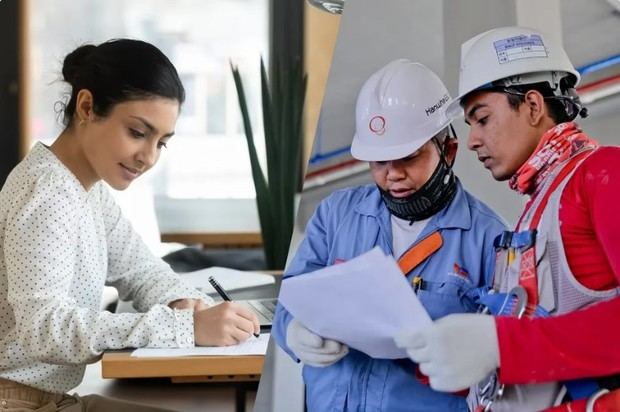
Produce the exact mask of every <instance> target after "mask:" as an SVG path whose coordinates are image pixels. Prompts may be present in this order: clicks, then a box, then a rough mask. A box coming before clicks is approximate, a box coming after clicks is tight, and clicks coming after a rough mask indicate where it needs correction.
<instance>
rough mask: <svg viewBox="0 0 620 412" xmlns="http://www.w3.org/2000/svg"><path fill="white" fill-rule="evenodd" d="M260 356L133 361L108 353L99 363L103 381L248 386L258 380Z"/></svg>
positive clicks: (119, 353) (126, 353) (128, 353)
mask: <svg viewBox="0 0 620 412" xmlns="http://www.w3.org/2000/svg"><path fill="white" fill-rule="evenodd" d="M264 358H265V357H264V356H262V355H259V356H179V357H171V358H136V357H132V356H131V351H113V352H112V351H110V352H106V353H104V354H103V358H102V359H101V375H102V377H103V378H108V379H109V378H112V379H124V378H170V379H171V380H172V382H252V381H258V380H259V379H260V374H261V371H262V370H263V363H264Z"/></svg>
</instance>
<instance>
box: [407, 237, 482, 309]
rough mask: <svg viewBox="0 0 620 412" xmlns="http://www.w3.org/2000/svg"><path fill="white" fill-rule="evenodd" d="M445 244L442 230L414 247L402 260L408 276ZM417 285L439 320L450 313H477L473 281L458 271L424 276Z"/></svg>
mask: <svg viewBox="0 0 620 412" xmlns="http://www.w3.org/2000/svg"><path fill="white" fill-rule="evenodd" d="M441 246H443V239H442V237H441V234H440V233H439V232H434V233H432V234H431V235H430V236H428V237H426V238H425V239H423V240H422V241H420V242H419V243H418V244H416V245H415V246H413V247H412V248H411V249H409V250H408V251H407V252H405V253H404V254H403V256H401V257H400V259H398V265H399V266H400V269H401V270H402V272H403V273H404V274H405V275H407V274H408V273H410V272H412V271H413V273H415V269H416V267H418V265H420V264H421V263H422V262H423V261H425V260H426V259H427V258H429V257H430V256H431V255H432V254H434V253H435V252H436V251H438V250H439V249H440V248H441ZM417 278H418V279H419V280H420V281H419V282H418V283H416V285H414V288H415V289H416V291H417V294H418V298H419V299H420V302H422V305H424V307H425V308H426V310H427V311H428V313H429V315H430V317H431V319H433V320H434V319H437V318H440V317H442V316H445V315H448V314H450V313H459V312H474V311H476V309H477V305H476V304H475V303H474V301H473V299H472V298H470V295H471V291H472V290H473V289H474V286H473V284H472V283H471V281H470V280H469V279H467V278H465V277H463V276H461V275H459V274H457V273H453V272H448V273H445V274H443V275H441V274H433V276H432V278H431V277H430V276H429V279H422V278H420V277H417Z"/></svg>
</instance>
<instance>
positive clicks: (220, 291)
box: [209, 276, 260, 338]
mask: <svg viewBox="0 0 620 412" xmlns="http://www.w3.org/2000/svg"><path fill="white" fill-rule="evenodd" d="M209 283H210V284H211V286H213V289H215V291H216V292H217V294H218V295H220V297H221V298H222V299H223V300H225V301H227V302H232V299H231V298H230V296H228V293H226V291H225V290H224V288H222V286H221V285H220V284H219V283H218V281H217V280H215V278H214V277H213V276H209ZM253 335H254V337H255V338H258V337H259V336H260V335H259V334H258V333H253Z"/></svg>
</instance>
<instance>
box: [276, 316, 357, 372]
mask: <svg viewBox="0 0 620 412" xmlns="http://www.w3.org/2000/svg"><path fill="white" fill-rule="evenodd" d="M286 343H287V344H288V347H289V348H291V350H292V351H293V352H294V353H295V355H296V356H297V357H298V358H299V360H301V361H302V362H303V363H305V364H306V365H310V366H315V367H318V368H324V367H327V366H329V365H331V364H333V363H336V362H338V361H339V360H340V359H342V358H344V357H345V356H346V355H347V353H349V347H348V346H347V345H345V344H343V343H340V342H336V341H335V340H331V339H324V338H322V337H320V336H319V335H317V334H315V333H313V332H310V331H309V330H308V329H307V328H306V327H305V326H304V325H302V324H301V322H299V321H298V320H297V319H293V320H292V321H291V322H290V323H289V325H288V329H287V330H286Z"/></svg>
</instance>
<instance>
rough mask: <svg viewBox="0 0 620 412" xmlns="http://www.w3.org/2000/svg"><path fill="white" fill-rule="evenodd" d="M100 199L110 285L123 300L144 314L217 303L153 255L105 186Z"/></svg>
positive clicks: (108, 282) (102, 188) (101, 190)
mask: <svg viewBox="0 0 620 412" xmlns="http://www.w3.org/2000/svg"><path fill="white" fill-rule="evenodd" d="M100 196H101V210H102V211H103V220H104V222H105V230H106V239H107V245H108V249H107V251H108V262H107V264H108V275H107V280H106V282H107V284H109V285H112V286H114V287H116V288H117V289H118V291H119V294H120V297H121V298H122V299H123V300H132V301H133V305H134V307H135V308H136V309H137V310H138V311H140V312H146V311H148V310H149V309H150V308H151V307H153V306H154V305H157V304H163V305H167V304H168V303H170V302H172V301H174V300H177V299H184V298H195V299H202V300H204V301H205V302H207V303H212V302H213V299H211V298H210V297H209V296H208V295H206V294H205V293H202V292H199V291H198V290H196V289H195V288H194V287H191V286H190V285H188V284H187V283H186V282H184V281H183V279H182V277H181V276H179V275H177V274H175V273H174V272H173V271H172V269H170V266H169V265H168V264H166V263H165V262H164V261H163V260H161V259H160V258H158V257H156V256H154V255H153V254H152V253H151V252H150V250H149V249H148V247H147V246H146V244H145V243H144V242H143V241H142V239H141V238H140V236H139V235H138V234H137V233H136V232H135V231H134V230H133V228H132V227H131V224H130V223H129V222H128V221H127V219H126V218H125V217H124V216H123V215H122V213H121V210H120V208H119V207H118V205H117V204H116V203H115V202H114V200H113V198H112V196H111V195H110V193H109V192H108V190H106V189H105V187H103V185H101V186H100Z"/></svg>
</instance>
